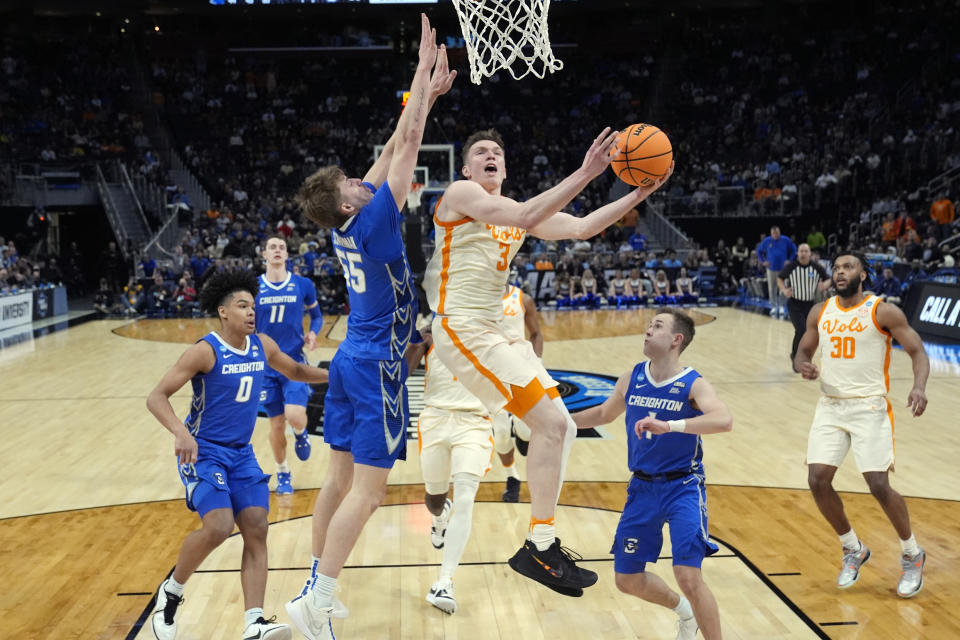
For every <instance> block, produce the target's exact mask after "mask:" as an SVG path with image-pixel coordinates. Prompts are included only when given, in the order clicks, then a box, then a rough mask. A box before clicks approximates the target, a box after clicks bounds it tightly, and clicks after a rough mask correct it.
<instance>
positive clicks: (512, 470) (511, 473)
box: [503, 462, 520, 480]
mask: <svg viewBox="0 0 960 640" xmlns="http://www.w3.org/2000/svg"><path fill="white" fill-rule="evenodd" d="M503 470H504V471H506V472H507V477H508V478H516V479H517V480H519V479H520V474H519V473H517V463H516V462H514V463H513V464H511V465H510V466H509V467H507V466H504V467H503Z"/></svg>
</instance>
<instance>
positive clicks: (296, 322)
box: [256, 273, 317, 375]
mask: <svg viewBox="0 0 960 640" xmlns="http://www.w3.org/2000/svg"><path fill="white" fill-rule="evenodd" d="M316 302H317V288H316V287H315V286H314V284H313V281H311V280H310V279H308V278H304V277H303V276H298V275H296V274H293V273H287V277H286V278H285V279H284V280H283V282H269V281H268V280H267V276H266V274H264V275H262V276H260V292H259V293H258V294H257V305H256V310H257V331H259V332H260V333H265V334H267V335H268V336H270V337H271V338H273V339H274V341H275V342H276V343H277V346H279V347H280V350H281V351H283V352H284V353H285V354H287V355H288V356H290V357H291V358H293V359H294V360H296V361H297V362H306V360H305V359H304V357H303V313H304V307H309V306H312V305H314V304H316ZM271 371H272V369H271ZM276 375H279V374H276Z"/></svg>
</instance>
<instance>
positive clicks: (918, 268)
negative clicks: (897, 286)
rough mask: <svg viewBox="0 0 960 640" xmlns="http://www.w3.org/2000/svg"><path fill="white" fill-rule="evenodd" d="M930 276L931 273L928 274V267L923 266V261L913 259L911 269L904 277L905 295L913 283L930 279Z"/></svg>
mask: <svg viewBox="0 0 960 640" xmlns="http://www.w3.org/2000/svg"><path fill="white" fill-rule="evenodd" d="M929 278H930V276H929V274H927V271H926V269H924V267H923V262H922V261H920V260H914V261H912V262H911V263H910V271H908V272H907V275H905V276H904V277H903V287H902V288H903V294H904V296H906V294H907V292H909V291H910V287H912V286H913V283H915V282H921V281H923V280H928V279H929Z"/></svg>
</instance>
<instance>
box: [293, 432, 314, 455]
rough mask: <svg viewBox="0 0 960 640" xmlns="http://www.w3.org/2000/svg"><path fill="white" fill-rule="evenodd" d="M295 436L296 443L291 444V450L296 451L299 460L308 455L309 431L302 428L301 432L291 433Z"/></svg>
mask: <svg viewBox="0 0 960 640" xmlns="http://www.w3.org/2000/svg"><path fill="white" fill-rule="evenodd" d="M293 435H294V436H295V437H296V440H297V441H296V443H295V444H294V445H293V450H294V451H295V452H296V453H297V457H298V458H300V459H301V460H306V459H307V458H309V457H310V432H309V431H307V430H306V429H304V430H303V433H300V434H297V433H296V432H294V434H293Z"/></svg>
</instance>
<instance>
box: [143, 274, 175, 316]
mask: <svg viewBox="0 0 960 640" xmlns="http://www.w3.org/2000/svg"><path fill="white" fill-rule="evenodd" d="M172 293H173V292H172V291H170V287H168V286H167V283H166V282H164V280H163V274H161V273H160V271H159V270H157V271H154V272H153V284H152V285H150V289H149V290H148V291H147V315H150V316H154V317H160V318H162V317H164V316H166V315H167V312H168V311H169V310H170V298H171V294H172Z"/></svg>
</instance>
